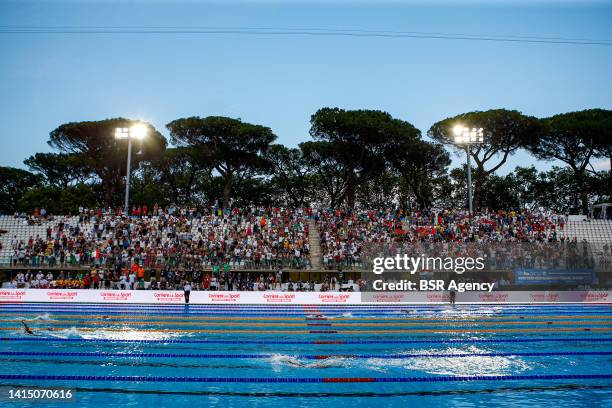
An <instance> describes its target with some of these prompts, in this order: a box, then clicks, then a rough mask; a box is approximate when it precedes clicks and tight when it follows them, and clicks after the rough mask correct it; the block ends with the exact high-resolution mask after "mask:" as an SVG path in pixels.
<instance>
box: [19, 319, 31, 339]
mask: <svg viewBox="0 0 612 408" xmlns="http://www.w3.org/2000/svg"><path fill="white" fill-rule="evenodd" d="M21 324H23V330H24V331H25V332H26V333H27V334H31V335H33V336H34V332H33V331H32V329H30V327H29V326H28V325H27V324H26V322H24V321H23V320H22V321H21Z"/></svg>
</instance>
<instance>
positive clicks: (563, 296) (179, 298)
mask: <svg viewBox="0 0 612 408" xmlns="http://www.w3.org/2000/svg"><path fill="white" fill-rule="evenodd" d="M456 296H457V297H456V301H457V303H483V304H486V303H491V304H500V303H501V304H504V303H611V299H612V297H611V291H524V292H518V291H507V292H504V291H500V292H490V293H489V292H463V293H457V295H456ZM20 302H59V303H77V302H79V303H152V304H181V303H184V302H185V299H184V295H183V292H180V291H148V290H86V289H0V303H20ZM448 302H449V294H448V292H439V291H438V292H435V291H431V292H368V293H360V292H199V291H198V292H191V295H190V303H193V304H261V305H283V304H296V305H324V304H350V305H357V304H377V303H378V304H384V303H387V304H389V303H391V304H393V303H395V304H397V303H423V304H426V303H448Z"/></svg>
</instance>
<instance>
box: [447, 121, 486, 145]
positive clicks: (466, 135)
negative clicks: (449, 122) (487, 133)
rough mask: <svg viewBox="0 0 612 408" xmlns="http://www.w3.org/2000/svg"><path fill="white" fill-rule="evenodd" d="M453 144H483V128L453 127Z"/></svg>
mask: <svg viewBox="0 0 612 408" xmlns="http://www.w3.org/2000/svg"><path fill="white" fill-rule="evenodd" d="M453 135H454V136H455V137H454V140H455V143H456V144H458V145H465V144H479V143H484V129H483V128H471V129H470V128H469V127H466V126H463V125H455V126H454V127H453Z"/></svg>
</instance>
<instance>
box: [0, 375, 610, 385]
mask: <svg viewBox="0 0 612 408" xmlns="http://www.w3.org/2000/svg"><path fill="white" fill-rule="evenodd" d="M611 378H612V374H562V375H491V376H439V377H390V378H380V377H366V378H355V377H347V378H340V377H327V378H325V377H323V378H321V377H315V378H304V377H298V378H288V377H285V378H277V377H161V376H119V375H116V376H114V375H111V376H106V375H104V376H102V375H25V374H0V380H13V381H14V380H38V381H41V380H52V381H53V380H54V381H116V382H173V383H175V382H188V383H196V382H197V383H366V382H367V383H374V382H376V383H378V382H390V383H413V382H414V383H416V382H419V383H423V382H463V381H536V380H600V379H611Z"/></svg>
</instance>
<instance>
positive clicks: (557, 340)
mask: <svg viewBox="0 0 612 408" xmlns="http://www.w3.org/2000/svg"><path fill="white" fill-rule="evenodd" d="M0 341H18V342H62V343H136V344H139V343H144V344H292V345H297V344H311V345H315V344H316V345H344V344H469V343H546V342H551V343H566V342H567V343H579V342H588V343H609V342H612V337H550V338H547V337H542V338H511V339H448V340H445V339H419V340H330V341H329V342H328V341H325V340H319V341H318V340H309V341H299V340H213V339H210V340H208V339H207V340H182V339H167V340H123V339H78V338H56V337H0Z"/></svg>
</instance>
